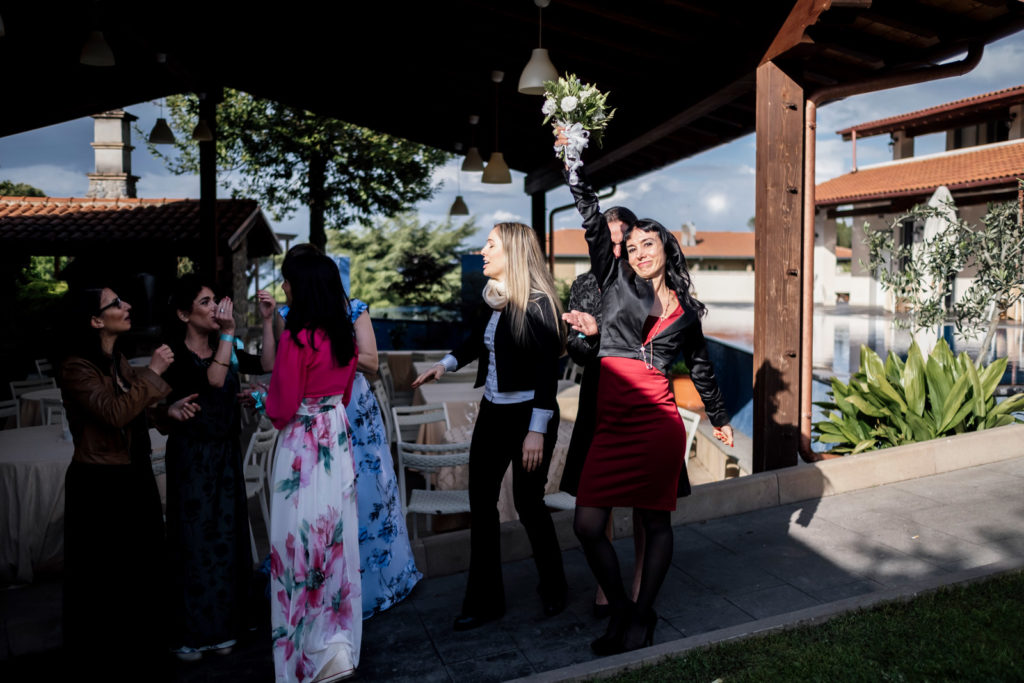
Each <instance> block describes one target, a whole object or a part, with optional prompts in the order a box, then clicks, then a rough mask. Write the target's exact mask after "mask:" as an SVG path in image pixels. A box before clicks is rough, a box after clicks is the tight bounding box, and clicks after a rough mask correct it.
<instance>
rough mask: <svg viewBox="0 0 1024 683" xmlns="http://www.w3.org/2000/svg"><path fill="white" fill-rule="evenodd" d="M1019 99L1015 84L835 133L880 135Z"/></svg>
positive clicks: (1020, 89) (1023, 97) (1022, 92)
mask: <svg viewBox="0 0 1024 683" xmlns="http://www.w3.org/2000/svg"><path fill="white" fill-rule="evenodd" d="M1021 101H1024V85H1015V86H1013V87H1012V88H1003V89H1002V90H995V91H993V92H987V93H983V94H981V95H972V96H971V97H965V98H963V99H962V100H955V101H953V102H947V103H945V104H939V105H936V106H934V107H928V108H926V109H918V110H917V111H912V112H908V113H906V114H899V115H897V116H889V117H887V118H884V119H878V120H877V121H868V122H867V123H858V124H856V125H853V126H849V127H847V128H844V129H842V130H837V131H836V133H837V134H838V135H844V136H848V135H849V134H850V133H851V132H852V131H854V130H856V131H857V137H868V136H870V135H880V134H881V133H890V132H892V131H894V130H900V129H901V128H903V127H904V126H905V124H907V123H912V122H917V121H920V120H924V119H928V118H931V117H934V116H937V115H944V116H949V115H954V114H958V113H962V112H969V111H971V110H973V109H976V108H977V107H979V106H980V105H997V104H999V105H1003V106H1008V105H1010V104H1016V103H1017V102H1021Z"/></svg>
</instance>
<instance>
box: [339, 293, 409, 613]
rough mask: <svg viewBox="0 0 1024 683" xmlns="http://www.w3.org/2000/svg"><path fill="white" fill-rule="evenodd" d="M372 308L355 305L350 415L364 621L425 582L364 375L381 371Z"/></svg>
mask: <svg viewBox="0 0 1024 683" xmlns="http://www.w3.org/2000/svg"><path fill="white" fill-rule="evenodd" d="M369 309H370V307H369V306H368V305H367V304H366V303H365V302H362V301H360V300H359V299H353V300H352V318H351V319H352V324H353V326H354V327H355V331H356V344H357V345H358V347H359V362H358V366H357V367H358V370H359V372H357V373H356V379H355V382H354V383H353V385H352V401H351V402H350V403H349V404H348V408H347V409H346V412H347V414H348V422H349V438H350V439H351V441H352V453H353V457H354V459H355V462H356V489H357V491H358V494H359V495H358V497H359V557H360V560H361V562H360V567H361V569H360V573H361V574H362V577H363V619H369V618H370V617H372V616H373V615H374V614H378V613H380V612H383V611H384V610H386V609H387V608H389V607H391V606H392V605H395V604H397V603H399V602H401V601H402V600H403V599H404V598H405V597H406V596H407V595H409V593H410V591H412V589H413V586H415V585H416V583H417V582H418V581H419V580H420V579H422V578H423V574H421V573H420V571H419V570H418V569H417V568H416V560H414V559H413V556H412V548H411V547H410V545H409V532H408V530H407V529H406V526H405V518H404V517H403V516H402V505H401V502H400V501H399V494H398V482H397V481H396V479H395V468H394V465H393V463H392V460H391V449H390V447H389V446H388V437H387V433H386V432H385V431H384V421H383V420H382V419H381V414H380V406H379V405H377V399H376V397H375V396H374V395H373V389H371V388H370V383H369V382H367V381H366V377H364V376H363V373H364V372H369V373H376V372H377V364H378V359H377V339H376V337H375V336H374V334H373V323H372V322H371V321H370V310H369Z"/></svg>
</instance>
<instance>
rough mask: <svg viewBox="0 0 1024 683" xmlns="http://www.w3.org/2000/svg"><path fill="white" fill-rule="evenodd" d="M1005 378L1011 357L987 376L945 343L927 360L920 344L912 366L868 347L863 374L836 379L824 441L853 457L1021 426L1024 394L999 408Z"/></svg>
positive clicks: (820, 429) (822, 428) (819, 428)
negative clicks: (846, 380)
mask: <svg viewBox="0 0 1024 683" xmlns="http://www.w3.org/2000/svg"><path fill="white" fill-rule="evenodd" d="M1005 371H1006V359H1005V358H1000V359H998V360H995V361H993V362H992V363H991V364H989V365H987V366H984V367H982V368H980V369H979V368H976V367H975V365H974V363H973V362H972V361H971V359H970V358H969V357H968V356H967V354H966V353H960V355H959V356H956V357H954V356H953V353H952V351H950V350H949V345H947V344H946V342H945V340H940V341H939V342H938V344H937V345H936V346H935V349H934V350H933V351H932V353H931V355H930V356H929V357H928V359H927V360H925V358H924V355H923V354H922V353H921V349H920V348H918V346H917V344H916V343H914V344H912V345H911V347H910V351H909V352H908V353H907V360H906V362H904V361H902V360H900V358H899V357H898V356H897V355H896V354H894V353H892V352H891V351H890V352H889V356H888V358H886V360H885V363H884V364H883V363H882V359H881V358H880V357H879V356H878V354H877V353H875V352H874V351H872V350H871V349H869V348H868V347H866V346H861V347H860V370H859V371H858V372H857V373H856V374H854V375H853V377H851V378H850V382H849V383H848V384H845V383H843V382H841V381H839V380H838V379H835V378H833V379H832V389H831V391H829V395H830V396H831V398H832V400H831V401H822V402H818V403H816V405H819V406H821V407H822V408H824V409H825V410H826V411H828V412H827V416H828V419H827V420H825V421H822V422H818V423H816V424H815V425H814V431H815V432H816V434H817V440H818V441H820V442H822V443H828V444H833V446H832V452H834V453H850V454H853V453H860V452H862V451H869V450H874V449H878V448H889V447H890V446H901V445H903V444H907V443H914V442H917V441H927V440H929V439H935V438H938V437H940V436H948V435H951V434H962V433H964V432H973V431H978V430H981V429H990V428H992V427H1001V426H1003V425H1008V424H1012V423H1013V422H1019V421H1020V420H1018V418H1016V417H1014V416H1013V415H1012V414H1011V413H1013V412H1014V411H1016V410H1021V409H1024V394H1017V395H1016V396H1012V397H1010V398H1008V399H1006V400H1005V401H1003V402H1002V403H1000V404H999V405H996V400H995V397H994V396H993V394H994V392H995V390H996V387H997V386H998V385H999V380H1000V379H1002V376H1003V373H1004V372H1005Z"/></svg>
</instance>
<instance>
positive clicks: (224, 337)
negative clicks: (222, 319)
mask: <svg viewBox="0 0 1024 683" xmlns="http://www.w3.org/2000/svg"><path fill="white" fill-rule="evenodd" d="M220 340H221V341H226V342H227V343H228V344H234V343H235V338H234V337H232V336H231V335H230V334H222V335H220Z"/></svg>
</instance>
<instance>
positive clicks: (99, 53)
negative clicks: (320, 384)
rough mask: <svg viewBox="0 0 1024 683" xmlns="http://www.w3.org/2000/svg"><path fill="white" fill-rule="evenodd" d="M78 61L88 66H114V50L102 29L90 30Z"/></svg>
mask: <svg viewBox="0 0 1024 683" xmlns="http://www.w3.org/2000/svg"><path fill="white" fill-rule="evenodd" d="M78 61H79V62H80V63H82V64H85V65H86V66H114V51H113V50H111V49H110V46H109V45H107V41H106V39H104V38H103V33H102V32H101V31H90V32H89V37H88V38H86V40H85V45H83V46H82V54H81V55H79V57H78Z"/></svg>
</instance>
